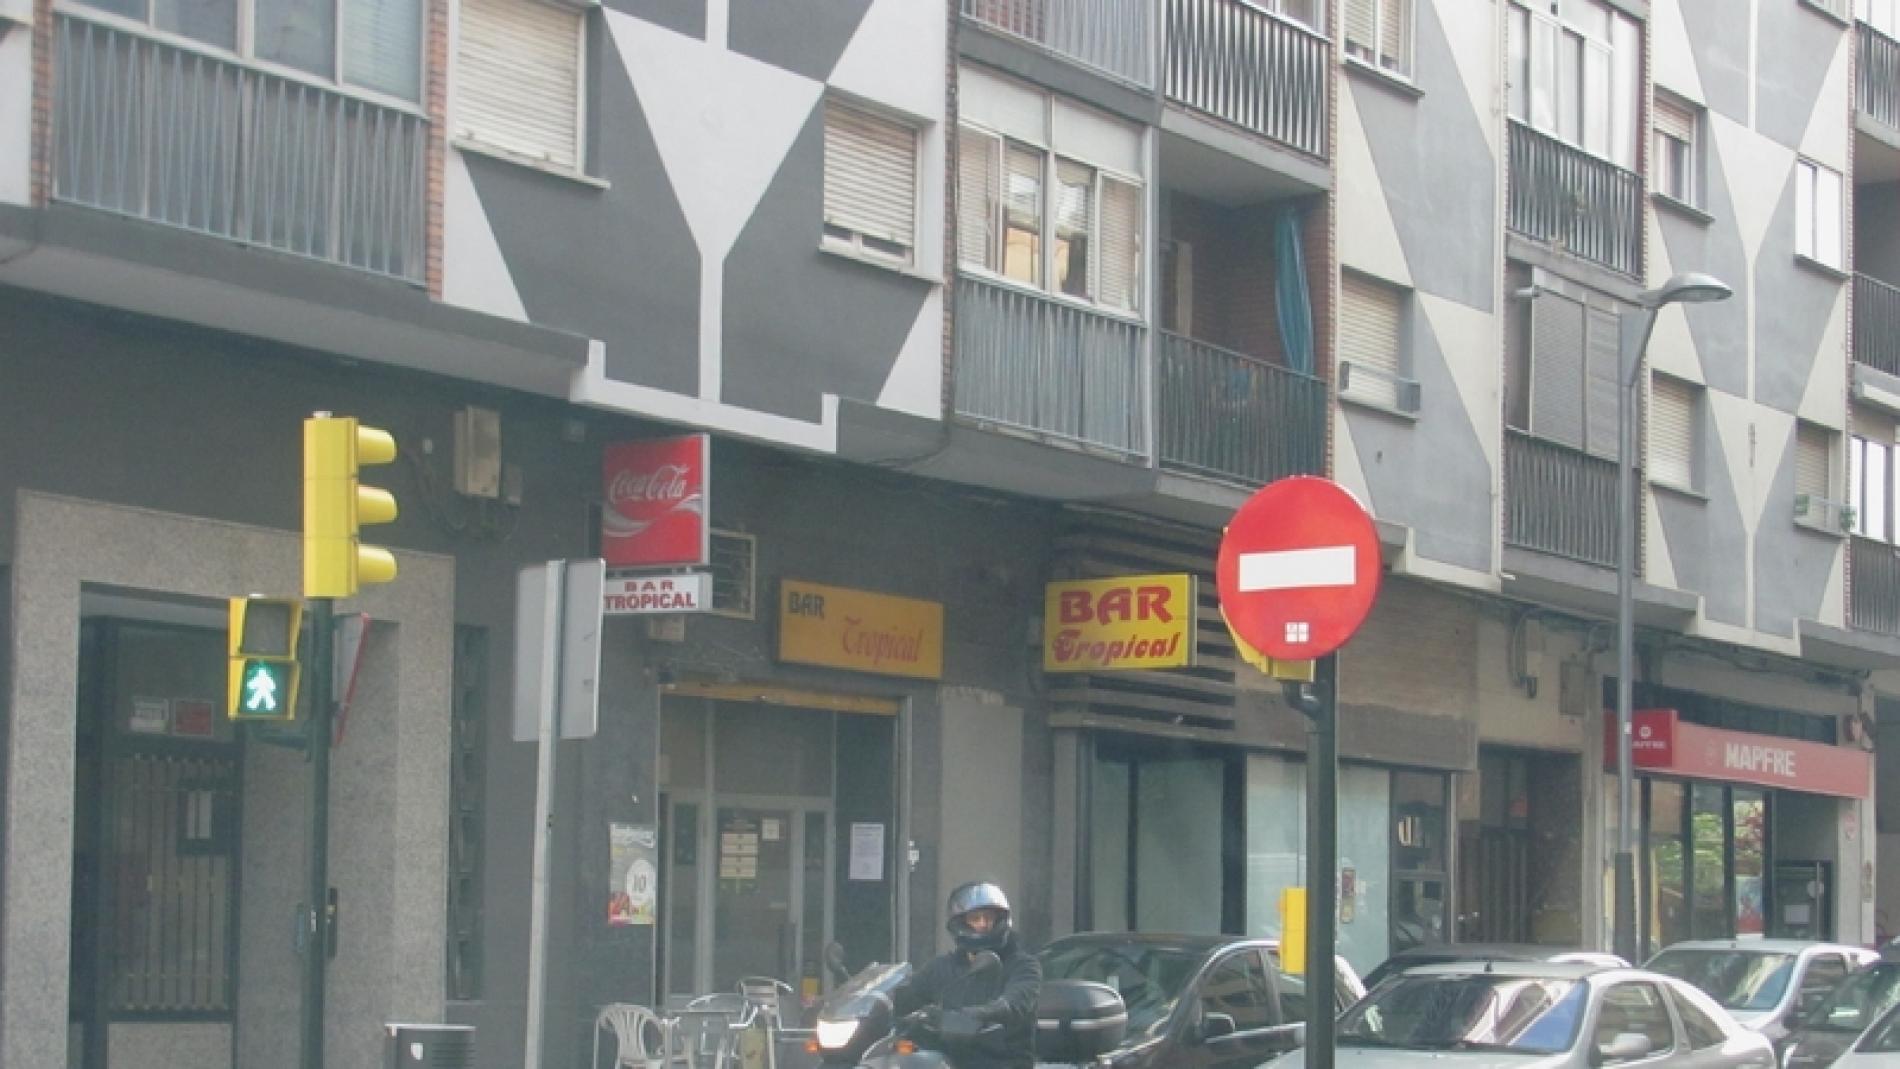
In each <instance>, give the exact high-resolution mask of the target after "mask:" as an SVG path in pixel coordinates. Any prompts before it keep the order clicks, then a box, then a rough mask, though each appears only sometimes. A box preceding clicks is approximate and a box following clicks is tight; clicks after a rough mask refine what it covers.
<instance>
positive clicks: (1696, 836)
mask: <svg viewBox="0 0 1900 1069" xmlns="http://www.w3.org/2000/svg"><path fill="white" fill-rule="evenodd" d="M1689 799H1690V805H1691V810H1690V816H1689V837H1690V842H1691V843H1692V845H1693V849H1694V851H1695V860H1694V865H1695V869H1694V872H1693V873H1692V874H1691V877H1690V878H1691V879H1692V880H1694V881H1695V882H1694V884H1693V886H1692V888H1691V894H1692V895H1693V896H1694V900H1695V904H1694V907H1693V908H1694V917H1693V919H1692V920H1691V922H1690V926H1691V930H1692V931H1693V932H1694V933H1695V935H1696V936H1697V937H1698V938H1709V937H1714V936H1723V935H1728V934H1730V933H1731V931H1732V929H1731V928H1730V926H1729V915H1728V910H1729V889H1728V849H1727V848H1728V829H1727V826H1726V825H1727V821H1726V820H1725V814H1724V813H1723V809H1724V808H1725V806H1724V802H1725V801H1726V800H1727V788H1726V787H1724V786H1723V785H1722V784H1720V783H1696V784H1692V785H1691V786H1690V789H1689Z"/></svg>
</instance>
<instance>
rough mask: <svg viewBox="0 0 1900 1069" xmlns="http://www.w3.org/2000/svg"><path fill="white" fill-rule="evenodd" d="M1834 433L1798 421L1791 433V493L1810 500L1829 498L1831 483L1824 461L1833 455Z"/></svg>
mask: <svg viewBox="0 0 1900 1069" xmlns="http://www.w3.org/2000/svg"><path fill="white" fill-rule="evenodd" d="M1833 446H1834V432H1833V431H1830V430H1828V429H1827V428H1826V427H1822V426H1818V425H1816V424H1813V423H1807V422H1802V423H1799V424H1797V425H1796V426H1795V432H1794V492H1795V495H1796V496H1800V495H1803V494H1805V495H1807V497H1808V499H1809V500H1811V501H1825V500H1829V499H1832V498H1833V496H1834V495H1833V493H1832V492H1831V491H1832V490H1833V488H1834V480H1833V479H1830V478H1828V474H1829V472H1828V468H1829V464H1828V458H1829V456H1830V455H1831V454H1832V453H1833V452H1834V448H1833Z"/></svg>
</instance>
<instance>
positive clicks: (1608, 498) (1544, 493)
mask: <svg viewBox="0 0 1900 1069" xmlns="http://www.w3.org/2000/svg"><path fill="white" fill-rule="evenodd" d="M1639 475H1640V473H1639ZM1636 482H1637V491H1636V492H1637V493H1638V494H1641V493H1642V489H1641V485H1642V481H1641V479H1640V478H1639V479H1638V480H1637V481H1636ZM1632 514H1633V515H1635V516H1638V517H1640V516H1641V515H1642V513H1641V512H1640V511H1635V512H1633V513H1632ZM1616 522H1617V516H1616V462H1615V461H1614V460H1605V459H1603V458H1602V457H1599V456H1595V455H1593V454H1590V453H1586V452H1584V451H1583V450H1581V449H1573V448H1571V447H1570V446H1567V445H1562V444H1560V443H1557V442H1552V441H1548V440H1546V439H1543V438H1537V437H1534V436H1532V435H1530V434H1527V433H1525V432H1523V431H1520V430H1517V429H1515V428H1506V429H1505V431H1504V541H1505V542H1506V543H1508V544H1510V545H1513V546H1520V547H1522V548H1524V549H1534V550H1537V551H1538V552H1540V553H1551V554H1555V555H1557V556H1560V557H1569V558H1571V559H1573V560H1579V561H1583V562H1584V563H1586V564H1597V565H1601V566H1603V567H1605V568H1614V567H1616ZM1642 563H1643V562H1642V559H1641V555H1640V554H1639V555H1638V558H1637V560H1636V561H1635V566H1636V572H1637V574H1639V575H1640V574H1642Z"/></svg>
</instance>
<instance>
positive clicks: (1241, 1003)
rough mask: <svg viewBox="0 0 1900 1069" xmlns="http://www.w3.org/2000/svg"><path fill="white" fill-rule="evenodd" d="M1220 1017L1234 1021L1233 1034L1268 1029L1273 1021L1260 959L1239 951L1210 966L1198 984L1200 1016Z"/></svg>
mask: <svg viewBox="0 0 1900 1069" xmlns="http://www.w3.org/2000/svg"><path fill="white" fill-rule="evenodd" d="M1210 1013H1224V1014H1226V1015H1227V1016H1229V1017H1232V1018H1233V1019H1234V1030H1235V1031H1237V1032H1248V1031H1252V1030H1254V1029H1258V1028H1268V1027H1271V1026H1272V1025H1273V1023H1274V1021H1273V997H1272V993H1271V989H1270V988H1269V987H1268V986H1267V970H1266V967H1265V966H1263V965H1262V964H1261V963H1260V955H1259V954H1258V953H1256V952H1254V951H1251V950H1243V951H1240V952H1238V953H1235V954H1231V955H1229V956H1228V957H1227V958H1226V959H1224V960H1223V961H1221V963H1220V964H1218V965H1216V966H1214V968H1213V971H1211V972H1209V973H1208V974H1207V979H1206V980H1205V981H1204V982H1202V984H1201V1015H1202V1017H1203V1019H1205V1017H1206V1016H1207V1015H1208V1014H1210Z"/></svg>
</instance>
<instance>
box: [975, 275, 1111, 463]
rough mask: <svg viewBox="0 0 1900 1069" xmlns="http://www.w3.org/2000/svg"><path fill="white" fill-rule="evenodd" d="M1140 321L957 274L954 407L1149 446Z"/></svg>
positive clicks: (1054, 433) (1066, 434)
mask: <svg viewBox="0 0 1900 1069" xmlns="http://www.w3.org/2000/svg"><path fill="white" fill-rule="evenodd" d="M1146 333H1147V331H1146V328H1144V327H1143V326H1142V325H1141V324H1139V323H1134V322H1131V321H1129V320H1126V319H1120V318H1117V317H1115V316H1109V315H1103V314H1102V313H1100V312H1096V311H1092V310H1090V309H1088V308H1082V307H1078V306H1077V305H1075V304H1072V303H1070V302H1068V301H1063V300H1057V299H1055V298H1053V297H1048V296H1044V295H1042V294H1037V293H1030V292H1027V291H1025V290H1021V289H1017V288H1015V287H1013V286H1005V285H1002V284H999V283H995V282H988V281H984V280H982V279H976V278H970V277H967V276H966V277H963V278H960V279H958V280H957V319H956V338H957V342H956V346H957V350H956V354H957V368H956V378H957V412H958V414H960V415H963V416H966V417H969V418H971V419H976V420H980V421H982V422H985V423H993V424H996V425H998V426H1003V427H1010V428H1014V429H1016V430H1023V431H1030V432H1034V433H1036V434H1042V435H1048V436H1050V437H1054V438H1061V439H1066V440H1068V441H1071V442H1076V443H1080V444H1083V445H1090V446H1095V447H1098V448H1102V449H1109V450H1113V451H1115V452H1118V453H1124V454H1127V455H1130V456H1137V457H1143V458H1145V457H1147V455H1148V415H1147V412H1148V405H1147V396H1148V388H1147V374H1146V352H1145V342H1146V338H1145V334H1146Z"/></svg>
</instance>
